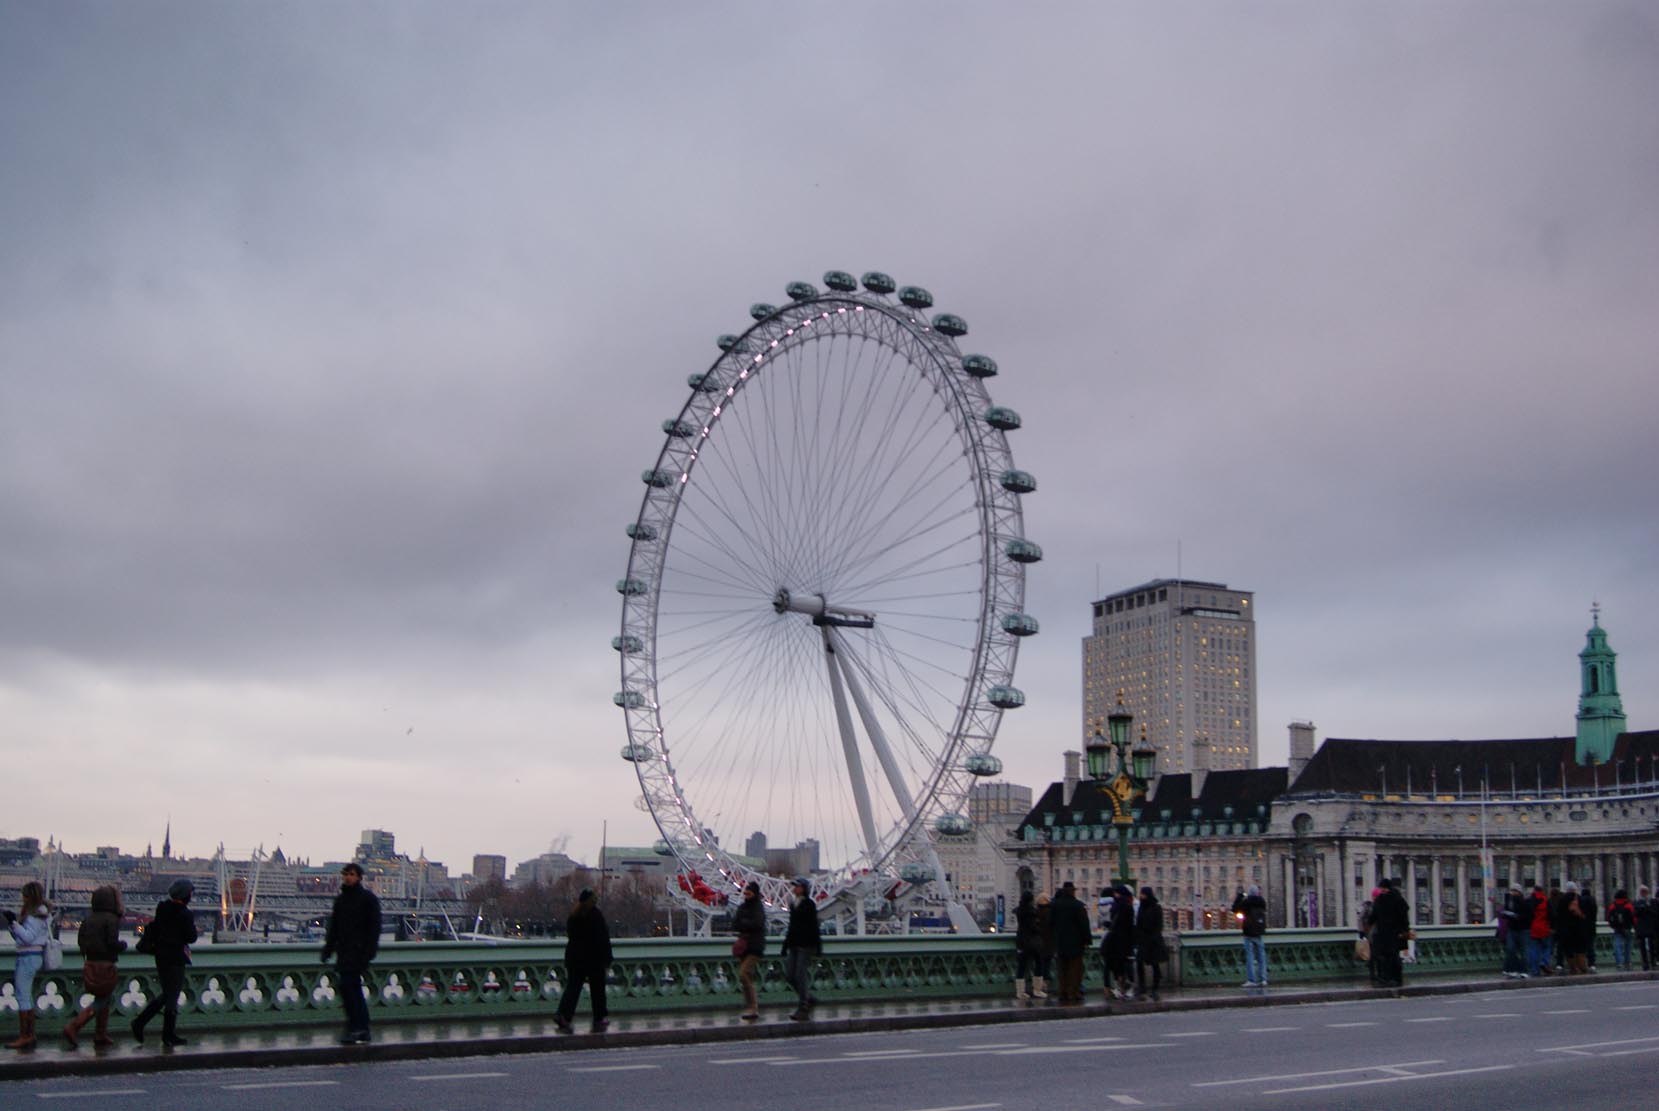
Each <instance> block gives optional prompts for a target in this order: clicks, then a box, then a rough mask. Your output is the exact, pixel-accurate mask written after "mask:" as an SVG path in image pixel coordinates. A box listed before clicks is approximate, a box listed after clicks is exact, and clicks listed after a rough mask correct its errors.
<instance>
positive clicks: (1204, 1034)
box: [1164, 1030, 1215, 1038]
mask: <svg viewBox="0 0 1659 1111" xmlns="http://www.w3.org/2000/svg"><path fill="white" fill-rule="evenodd" d="M1164 1037H1166V1038H1213V1037H1215V1031H1214V1030H1189V1031H1187V1032H1186V1033H1184V1034H1165V1035H1164Z"/></svg>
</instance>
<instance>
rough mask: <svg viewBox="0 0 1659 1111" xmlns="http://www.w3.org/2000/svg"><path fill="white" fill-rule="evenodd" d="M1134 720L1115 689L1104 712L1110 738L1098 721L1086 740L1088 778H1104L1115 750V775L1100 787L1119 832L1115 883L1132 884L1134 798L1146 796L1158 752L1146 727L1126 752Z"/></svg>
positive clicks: (1113, 822) (1119, 693)
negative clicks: (1136, 743) (1108, 709)
mask: <svg viewBox="0 0 1659 1111" xmlns="http://www.w3.org/2000/svg"><path fill="white" fill-rule="evenodd" d="M1134 720H1135V715H1133V714H1131V713H1130V712H1129V711H1128V710H1127V709H1125V708H1124V705H1123V692H1122V691H1118V701H1117V705H1116V706H1115V707H1113V708H1112V712H1111V713H1109V714H1107V715H1106V728H1107V730H1108V732H1109V735H1110V739H1108V738H1107V737H1106V736H1103V735H1102V734H1101V732H1100V725H1101V723H1100V721H1099V720H1098V719H1097V720H1096V721H1095V722H1094V734H1093V736H1092V737H1091V738H1090V740H1089V744H1088V746H1087V748H1088V760H1089V777H1090V778H1091V779H1097V780H1104V779H1106V776H1107V771H1108V755H1107V754H1108V752H1109V751H1111V750H1116V753H1117V774H1116V775H1114V776H1113V777H1112V778H1111V779H1110V780H1109V781H1108V782H1106V783H1105V784H1104V785H1103V786H1102V787H1101V790H1103V791H1104V792H1105V793H1106V797H1107V798H1109V799H1110V800H1111V802H1112V826H1113V828H1115V829H1116V830H1117V833H1118V874H1117V876H1116V877H1115V882H1117V883H1122V884H1126V885H1128V886H1129V887H1130V888H1131V889H1132V888H1133V887H1134V886H1135V884H1134V881H1133V880H1132V879H1130V877H1129V827H1130V826H1132V825H1134V824H1135V814H1134V809H1133V807H1134V804H1135V800H1136V799H1143V798H1145V797H1146V788H1147V785H1148V784H1149V783H1150V782H1151V780H1152V775H1153V773H1154V771H1155V770H1156V768H1157V762H1158V753H1157V751H1156V750H1155V749H1153V748H1152V747H1151V746H1150V745H1148V744H1147V741H1146V726H1144V725H1143V726H1141V743H1140V745H1139V746H1138V747H1137V748H1136V749H1135V751H1134V753H1133V754H1131V753H1130V751H1129V725H1130V723H1131V722H1133V721H1134Z"/></svg>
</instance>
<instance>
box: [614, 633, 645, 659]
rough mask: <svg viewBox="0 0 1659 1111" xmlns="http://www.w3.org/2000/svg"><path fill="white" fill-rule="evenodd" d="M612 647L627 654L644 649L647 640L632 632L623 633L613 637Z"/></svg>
mask: <svg viewBox="0 0 1659 1111" xmlns="http://www.w3.org/2000/svg"><path fill="white" fill-rule="evenodd" d="M611 647H612V648H614V649H616V650H617V651H618V652H621V653H622V654H623V655H625V656H626V655H627V654H628V653H630V652H639V651H641V650H643V649H644V647H645V642H644V641H643V640H640V639H639V638H638V637H636V636H635V635H634V634H632V633H623V634H622V635H621V636H615V637H612V638H611Z"/></svg>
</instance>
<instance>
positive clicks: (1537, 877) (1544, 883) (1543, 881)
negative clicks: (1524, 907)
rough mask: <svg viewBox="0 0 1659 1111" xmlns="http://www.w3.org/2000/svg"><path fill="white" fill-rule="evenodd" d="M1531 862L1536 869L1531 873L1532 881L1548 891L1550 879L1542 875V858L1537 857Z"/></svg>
mask: <svg viewBox="0 0 1659 1111" xmlns="http://www.w3.org/2000/svg"><path fill="white" fill-rule="evenodd" d="M1533 863H1534V865H1535V867H1536V868H1537V869H1538V870H1537V872H1535V873H1534V874H1533V880H1532V882H1533V883H1535V884H1537V885H1538V886H1539V887H1542V888H1543V889H1544V890H1545V891H1548V890H1549V889H1550V879H1549V877H1548V876H1546V875H1544V858H1543V857H1539V858H1538V859H1537V860H1536V861H1534V862H1533Z"/></svg>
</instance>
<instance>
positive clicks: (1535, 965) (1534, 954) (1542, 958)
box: [1527, 937, 1551, 976]
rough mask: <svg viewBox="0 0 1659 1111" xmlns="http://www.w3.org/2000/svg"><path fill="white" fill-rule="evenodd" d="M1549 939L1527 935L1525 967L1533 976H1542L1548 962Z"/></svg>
mask: <svg viewBox="0 0 1659 1111" xmlns="http://www.w3.org/2000/svg"><path fill="white" fill-rule="evenodd" d="M1550 948H1551V946H1550V939H1549V938H1547V937H1529V938H1528V939H1527V963H1528V964H1529V965H1530V966H1531V967H1529V968H1528V969H1527V971H1528V972H1531V973H1532V974H1533V975H1534V976H1542V975H1543V974H1544V970H1545V969H1546V968H1548V967H1549V964H1550Z"/></svg>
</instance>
